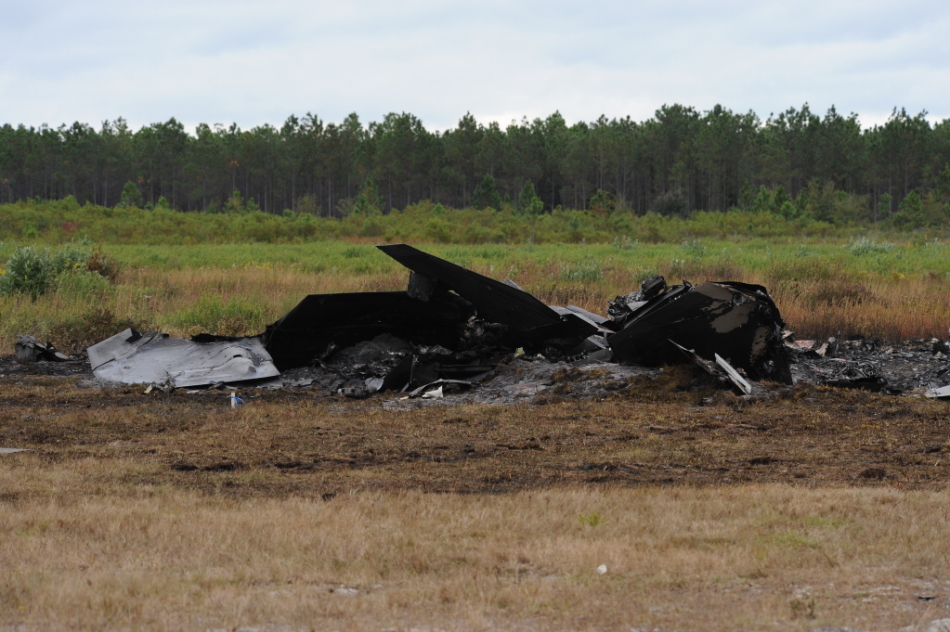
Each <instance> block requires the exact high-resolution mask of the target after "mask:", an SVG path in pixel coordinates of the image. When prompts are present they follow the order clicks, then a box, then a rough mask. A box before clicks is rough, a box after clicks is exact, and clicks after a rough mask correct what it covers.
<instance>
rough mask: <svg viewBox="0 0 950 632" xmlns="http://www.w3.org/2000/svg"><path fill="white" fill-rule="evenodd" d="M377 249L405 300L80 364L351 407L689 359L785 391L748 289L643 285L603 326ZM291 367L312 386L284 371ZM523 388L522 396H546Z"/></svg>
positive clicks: (310, 308)
mask: <svg viewBox="0 0 950 632" xmlns="http://www.w3.org/2000/svg"><path fill="white" fill-rule="evenodd" d="M378 248H379V249H380V250H381V251H382V252H384V253H385V254H387V255H389V256H390V257H392V258H393V259H395V260H396V261H398V262H399V263H401V264H403V265H404V266H405V267H406V268H408V269H409V270H410V274H409V279H408V286H407V289H406V290H405V291H402V292H362V293H344V294H315V295H311V296H307V297H306V298H304V299H303V300H302V301H301V302H300V303H299V304H298V305H297V306H296V307H294V308H293V309H292V310H291V311H290V312H288V313H287V314H286V315H284V316H283V317H282V318H281V319H279V320H278V321H277V322H275V323H273V324H271V325H269V326H268V327H267V329H266V331H265V332H264V333H263V334H261V335H260V336H258V337H255V338H241V339H234V338H226V337H220V336H211V335H206V334H203V335H200V336H196V337H195V338H193V339H192V340H191V341H187V340H181V339H175V338H170V337H168V336H167V335H165V334H158V333H154V332H150V333H146V334H139V333H138V332H135V331H133V330H126V331H125V332H123V333H121V334H119V335H117V336H114V337H112V338H110V339H108V340H105V341H103V342H100V343H99V344H97V345H94V346H93V347H90V348H89V350H88V352H89V360H90V364H91V365H92V367H93V370H94V372H95V374H96V375H97V376H98V377H101V378H104V379H108V380H112V381H117V382H125V383H145V384H168V385H171V386H173V387H182V386H207V385H212V384H215V383H220V382H226V383H233V382H246V381H249V380H263V379H265V378H278V376H279V375H280V373H281V372H288V371H289V372H292V374H293V377H288V382H289V383H293V384H302V383H306V382H307V380H313V381H314V382H316V383H319V384H320V385H321V386H324V387H326V388H328V389H329V390H331V391H332V392H335V393H339V394H342V395H345V396H347V397H353V398H364V397H369V396H370V395H372V394H373V393H376V392H379V391H393V392H405V393H409V394H410V395H411V396H412V397H419V396H420V395H421V396H423V397H433V396H432V395H427V394H428V393H432V392H433V389H434V388H436V387H438V392H439V393H442V394H443V395H446V394H449V393H450V392H457V391H458V390H459V389H463V388H471V387H473V386H475V385H478V384H480V383H484V382H486V381H488V380H491V379H493V377H494V376H495V375H496V372H497V368H498V367H499V366H500V365H501V364H503V363H507V362H511V361H513V359H514V358H518V360H517V361H518V362H519V363H528V362H542V361H546V362H569V363H571V364H572V365H574V366H578V367H579V366H591V365H602V364H606V363H611V362H618V361H619V362H621V363H626V364H635V365H641V366H647V367H658V366H662V365H664V364H671V363H681V362H686V361H690V360H692V361H694V362H697V363H699V364H700V365H701V366H704V368H706V369H707V370H708V371H710V372H711V373H710V374H711V375H713V374H714V375H716V376H717V379H720V380H721V381H725V380H727V379H728V380H729V381H730V382H728V383H731V384H734V385H735V386H736V387H737V388H738V389H740V391H741V392H743V393H746V394H748V393H750V392H751V390H752V388H751V386H750V384H749V382H748V381H747V379H753V380H763V379H765V380H772V381H776V382H781V383H786V384H791V383H792V377H791V373H790V370H789V357H788V354H789V353H790V351H789V350H788V349H786V346H785V344H784V343H783V338H782V332H783V327H784V323H783V322H782V319H781V316H780V315H779V312H778V309H777V308H776V306H775V304H774V303H773V301H772V299H771V297H769V295H768V292H767V291H766V290H765V288H763V287H761V286H758V285H748V284H744V283H736V282H719V283H711V282H710V283H704V284H702V285H699V286H693V285H691V284H689V283H688V282H685V281H684V282H683V284H682V285H675V286H672V287H668V286H667V283H666V281H665V279H664V278H663V277H661V276H654V277H651V278H650V279H647V280H646V281H644V282H643V283H642V284H641V287H640V289H639V290H638V291H636V292H632V293H630V294H627V295H625V296H618V297H617V298H616V299H615V300H614V301H611V302H610V304H609V305H608V307H607V312H608V315H609V316H608V317H605V316H601V315H599V314H595V313H592V312H590V311H587V310H584V309H582V308H580V307H577V306H575V305H568V306H566V307H562V306H548V305H545V304H544V303H543V302H541V301H539V300H538V299H537V298H535V297H534V296H532V295H531V294H529V293H528V292H526V291H524V290H523V289H521V288H520V287H519V286H518V285H517V284H516V283H515V282H513V281H511V280H509V279H505V281H503V282H502V281H496V280H494V279H491V278H488V277H486V276H484V275H481V274H478V273H476V272H473V271H471V270H467V269H465V268H463V267H461V266H458V265H455V264H453V263H450V262H448V261H445V260H443V259H440V258H438V257H435V256H433V255H430V254H428V253H425V252H422V251H420V250H418V249H416V248H413V247H411V246H408V245H405V244H396V245H386V246H378ZM686 349H688V350H689V352H688V353H687V354H686V355H683V352H684V351H685V350H686ZM703 363H705V364H703ZM303 370H310V371H313V372H318V373H319V377H318V376H316V375H314V374H311V375H300V374H298V373H295V372H299V371H303ZM742 372H744V374H743V373H742ZM726 376H728V377H726ZM536 386H537V387H536V388H534V387H532V388H533V390H532V392H540V391H541V390H544V388H547V386H546V385H544V384H539V385H536Z"/></svg>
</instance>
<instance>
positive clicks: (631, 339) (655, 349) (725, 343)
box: [607, 282, 792, 384]
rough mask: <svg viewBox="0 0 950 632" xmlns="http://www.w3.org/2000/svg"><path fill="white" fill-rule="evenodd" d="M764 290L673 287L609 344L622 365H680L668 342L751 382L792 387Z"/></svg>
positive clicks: (728, 285)
mask: <svg viewBox="0 0 950 632" xmlns="http://www.w3.org/2000/svg"><path fill="white" fill-rule="evenodd" d="M784 324H785V323H783V322H782V318H781V316H780V315H779V311H778V308H777V307H776V306H775V303H774V302H773V301H772V298H771V297H770V296H769V295H768V292H767V291H766V290H765V288H764V287H762V286H760V285H750V284H746V283H736V282H718V283H714V282H708V283H703V284H702V285H699V286H691V285H689V284H688V283H687V284H685V285H680V286H674V287H672V288H670V289H669V290H667V291H666V293H664V294H661V295H659V296H657V297H655V298H652V299H650V300H648V301H647V302H646V304H644V305H642V306H641V307H639V308H638V309H636V310H633V311H632V313H631V314H630V315H629V316H628V317H627V318H626V319H625V320H624V321H623V329H621V330H620V331H618V332H617V333H615V334H613V335H611V336H609V337H608V338H607V341H608V343H609V344H610V348H611V349H612V350H613V352H614V356H615V357H616V358H617V360H619V361H620V362H626V363H632V364H643V365H646V366H659V365H661V364H667V363H669V364H675V363H677V362H681V361H682V359H683V356H682V355H681V353H680V352H679V350H677V349H676V347H674V346H673V345H670V344H669V342H668V341H670V340H672V341H674V342H676V343H677V344H679V345H682V346H683V347H686V348H688V349H693V350H694V351H695V352H696V353H697V354H698V355H699V356H700V357H702V358H705V359H707V360H714V358H715V355H716V354H719V355H720V356H722V357H723V358H726V359H728V361H729V363H730V364H732V365H733V366H736V367H739V368H742V369H744V370H745V371H746V372H747V373H748V375H749V376H750V377H752V378H753V379H759V380H761V379H768V380H774V381H776V382H782V383H785V384H791V383H792V375H791V370H790V368H789V362H788V356H787V353H786V350H785V347H784V345H783V344H782V328H783V327H784Z"/></svg>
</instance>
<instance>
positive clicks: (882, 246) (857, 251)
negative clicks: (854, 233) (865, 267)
mask: <svg viewBox="0 0 950 632" xmlns="http://www.w3.org/2000/svg"><path fill="white" fill-rule="evenodd" d="M847 248H848V252H850V253H851V254H853V255H855V256H856V257H863V256H864V255H886V254H888V253H890V252H891V251H892V250H894V244H892V243H889V242H886V241H882V242H880V243H879V242H877V241H875V240H873V239H868V238H867V237H861V238H860V239H855V240H854V241H852V242H851V243H849V244H848V246H847Z"/></svg>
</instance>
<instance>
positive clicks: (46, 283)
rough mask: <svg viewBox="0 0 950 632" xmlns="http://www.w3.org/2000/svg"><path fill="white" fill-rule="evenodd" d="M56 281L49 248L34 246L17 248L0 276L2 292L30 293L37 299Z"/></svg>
mask: <svg viewBox="0 0 950 632" xmlns="http://www.w3.org/2000/svg"><path fill="white" fill-rule="evenodd" d="M55 281H56V272H55V271H54V269H53V264H52V261H51V260H50V255H49V249H46V250H44V251H42V252H41V251H39V250H37V249H36V248H33V247H32V246H24V247H22V248H17V249H16V250H15V251H14V252H13V255H11V256H10V258H9V259H8V260H7V264H6V266H5V268H4V270H3V276H0V294H2V295H10V294H29V295H30V297H31V298H32V299H33V300H34V301H35V300H36V298H37V297H38V296H40V295H41V294H45V293H46V291H47V290H49V289H50V287H52V285H53V284H54V283H55Z"/></svg>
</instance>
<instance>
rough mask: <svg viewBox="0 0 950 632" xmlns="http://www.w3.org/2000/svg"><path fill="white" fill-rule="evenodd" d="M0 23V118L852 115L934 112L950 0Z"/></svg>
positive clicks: (147, 7)
mask: <svg viewBox="0 0 950 632" xmlns="http://www.w3.org/2000/svg"><path fill="white" fill-rule="evenodd" d="M0 35H2V41H3V43H0V53H2V54H0V60H2V61H0V112H3V113H4V116H5V117H6V121H0V123H2V122H9V123H13V124H17V123H26V124H28V125H39V124H41V123H44V122H45V123H49V124H51V125H54V126H55V125H58V124H60V123H63V122H71V121H74V120H80V121H84V122H91V123H96V122H99V121H102V120H103V119H114V118H116V117H118V116H124V117H125V118H126V119H128V121H129V122H130V124H131V125H132V126H133V127H137V126H140V125H145V124H148V123H152V122H156V121H162V120H167V119H169V118H171V117H176V118H178V119H179V120H182V121H184V122H185V123H186V124H188V125H189V126H193V125H195V124H197V123H199V122H207V123H215V122H221V123H229V122H231V121H235V122H237V123H238V124H239V125H241V126H242V127H245V128H248V127H251V126H254V125H260V124H263V123H270V124H273V125H280V124H281V123H282V122H283V120H284V119H285V118H286V117H287V116H288V115H290V114H303V113H305V112H308V111H310V112H314V113H316V114H318V115H320V116H321V118H323V119H324V120H327V121H331V122H332V121H340V120H342V119H343V117H345V116H346V115H347V114H349V113H350V112H357V113H358V114H359V115H360V117H361V120H363V121H364V122H366V121H370V120H379V119H381V118H382V116H383V115H384V114H386V113H387V112H393V111H395V112H400V111H407V112H411V113H413V114H416V115H417V116H419V117H420V118H421V119H422V120H423V122H424V123H425V124H426V125H427V126H428V127H430V128H437V129H445V128H448V127H452V126H454V125H455V124H456V122H457V121H458V119H459V118H460V117H461V116H462V115H463V114H465V113H466V112H471V113H472V114H473V115H475V116H476V118H478V119H479V120H482V121H490V120H497V121H499V122H501V123H502V124H506V123H507V122H509V121H510V120H511V119H520V118H521V117H522V116H527V117H529V118H534V117H544V116H547V115H549V114H551V113H552V112H554V111H555V110H558V111H560V112H561V113H562V114H563V115H564V116H565V117H566V118H567V119H568V121H569V122H573V121H577V120H588V121H589V120H593V119H595V118H597V116H599V115H600V114H606V115H607V116H608V117H624V116H627V115H629V116H631V117H633V118H634V119H637V120H642V119H644V118H648V117H649V116H652V114H653V112H654V111H655V110H656V109H657V108H658V107H660V106H661V105H663V104H665V103H682V104H685V105H691V106H694V107H696V108H697V109H700V110H705V109H709V108H711V107H713V106H714V105H716V104H722V105H724V106H726V107H728V108H730V109H733V110H735V111H741V112H745V111H748V110H753V111H755V112H756V113H757V114H758V115H759V116H760V117H761V118H763V119H764V118H767V117H768V115H769V114H770V113H772V112H776V113H777V112H780V111H784V110H785V109H787V108H788V107H792V106H794V107H800V106H801V105H802V104H803V103H805V102H808V103H810V104H811V105H812V109H813V110H814V111H818V112H823V111H824V110H825V109H827V108H828V107H830V106H831V105H836V106H837V107H838V110H839V112H842V113H844V112H851V111H855V112H858V113H859V114H860V115H861V119H862V121H863V122H865V123H867V122H868V121H869V120H872V119H873V120H875V121H876V120H878V119H879V118H880V117H881V116H883V117H884V118H885V119H886V116H887V114H888V113H889V112H890V110H891V108H893V107H894V106H904V107H907V109H908V111H911V112H914V113H916V112H919V111H920V110H923V109H926V110H928V111H930V112H931V114H932V116H933V117H939V118H943V117H950V82H948V81H947V79H948V73H950V54H948V53H950V8H944V6H943V5H942V4H938V3H936V2H932V1H930V2H928V1H926V0H908V1H907V2H903V3H901V4H900V5H899V6H898V5H896V4H895V3H892V2H873V1H872V2H863V3H857V2H836V3H829V2H827V1H824V2H817V1H812V0H807V1H805V2H799V3H778V2H765V3H762V2H751V1H747V0H722V1H721V2H717V3H709V2H705V1H699V0H674V1H670V2H608V1H595V2H589V3H586V4H584V5H579V4H578V3H576V2H566V1H561V0H552V1H550V2H536V1H533V0H532V1H524V2H514V3H511V2H508V3H505V2H500V1H498V0H485V1H483V2H477V3H476V2H444V1H443V2H435V1H430V0H409V1H407V2H402V3H392V2H382V1H378V0H358V1H353V2H349V3H337V2H313V3H302V2H291V1H287V0H275V1H274V2H270V3H260V2H244V1H234V2H220V1H208V0H194V1H191V2H187V1H182V0H174V1H171V2H163V3H161V4H155V3H127V2H118V1H117V0H114V1H105V0H101V1H98V2H89V3H65V2H61V1H59V0H41V1H39V2H35V3H31V4H30V5H29V6H26V5H24V6H21V7H15V8H13V9H12V10H11V12H10V13H8V14H7V15H5V19H4V22H3V25H0Z"/></svg>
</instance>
